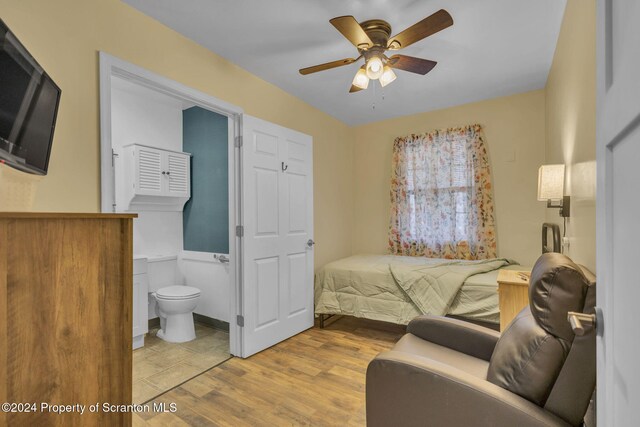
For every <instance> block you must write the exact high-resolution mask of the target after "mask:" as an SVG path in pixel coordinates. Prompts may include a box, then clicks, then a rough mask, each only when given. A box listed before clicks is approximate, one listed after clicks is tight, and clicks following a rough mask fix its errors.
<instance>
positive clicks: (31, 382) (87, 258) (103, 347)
mask: <svg viewBox="0 0 640 427" xmlns="http://www.w3.org/2000/svg"><path fill="white" fill-rule="evenodd" d="M135 216H136V215H120V214H113V215H111V214H65V213H2V212H0V403H4V402H14V403H21V404H23V403H35V404H36V408H35V411H32V412H31V413H17V412H8V413H7V412H4V411H3V412H0V425H37V426H97V425H112V426H128V425H131V414H130V413H127V412H125V413H105V412H104V411H103V410H102V408H101V409H100V410H99V411H96V412H90V410H89V405H95V404H96V403H98V404H100V405H102V404H103V403H110V404H124V405H126V404H130V403H131V363H132V362H131V357H132V352H131V339H132V336H131V328H132V325H131V316H132V307H131V296H132V277H133V276H132V260H133V256H132V225H133V218H134V217H135ZM42 404H51V405H54V404H64V405H74V404H80V405H86V408H85V412H84V414H83V415H80V414H79V413H78V412H71V413H65V414H56V413H53V412H49V411H48V410H47V408H44V410H43V407H42V406H41V405H42ZM75 409H76V411H77V410H78V407H76V408H75Z"/></svg>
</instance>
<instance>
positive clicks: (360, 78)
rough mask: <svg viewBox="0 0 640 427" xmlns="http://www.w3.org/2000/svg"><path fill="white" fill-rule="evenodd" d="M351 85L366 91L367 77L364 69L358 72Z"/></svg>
mask: <svg viewBox="0 0 640 427" xmlns="http://www.w3.org/2000/svg"><path fill="white" fill-rule="evenodd" d="M351 84H353V85H354V86H355V87H359V88H360V89H366V88H367V87H368V86H369V77H367V72H366V71H365V70H364V68H360V69H359V70H358V72H357V73H356V76H355V77H354V78H353V82H352V83H351Z"/></svg>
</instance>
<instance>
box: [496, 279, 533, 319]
mask: <svg viewBox="0 0 640 427" xmlns="http://www.w3.org/2000/svg"><path fill="white" fill-rule="evenodd" d="M521 274H526V275H527V276H529V274H530V272H529V271H516V270H500V271H499V272H498V299H499V301H500V331H504V330H505V329H506V327H507V325H509V323H510V322H511V321H512V320H513V318H514V317H516V315H517V314H518V313H520V310H522V309H523V308H524V307H525V306H526V305H527V304H529V281H528V280H524V279H523V278H522V277H520V275H521Z"/></svg>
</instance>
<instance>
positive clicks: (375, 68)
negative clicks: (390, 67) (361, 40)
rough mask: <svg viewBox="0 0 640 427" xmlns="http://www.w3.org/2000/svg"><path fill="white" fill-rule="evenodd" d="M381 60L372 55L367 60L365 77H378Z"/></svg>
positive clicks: (380, 69) (372, 78)
mask: <svg viewBox="0 0 640 427" xmlns="http://www.w3.org/2000/svg"><path fill="white" fill-rule="evenodd" d="M382 67H383V64H382V60H381V59H380V58H378V57H377V56H372V57H371V58H369V60H368V61H367V77H369V78H370V79H371V80H376V79H379V78H380V76H381V75H382Z"/></svg>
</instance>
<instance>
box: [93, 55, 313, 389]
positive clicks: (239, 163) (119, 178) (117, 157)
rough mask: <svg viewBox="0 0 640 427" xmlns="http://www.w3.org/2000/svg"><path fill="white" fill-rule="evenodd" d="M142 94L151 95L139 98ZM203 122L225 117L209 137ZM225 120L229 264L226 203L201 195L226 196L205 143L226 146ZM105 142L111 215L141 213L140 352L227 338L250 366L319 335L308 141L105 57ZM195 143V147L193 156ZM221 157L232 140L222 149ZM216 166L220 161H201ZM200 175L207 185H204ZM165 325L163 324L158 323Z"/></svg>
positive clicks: (136, 314)
mask: <svg viewBox="0 0 640 427" xmlns="http://www.w3.org/2000/svg"><path fill="white" fill-rule="evenodd" d="M118 90H120V92H121V93H120V94H117V93H116V92H117V91H118ZM142 92H143V93H145V94H146V95H145V96H142V97H140V96H137V97H136V96H133V97H132V95H135V94H138V95H139V94H140V93H142ZM146 96H148V99H146V98H145V97H146ZM119 99H124V100H125V101H124V102H120V101H119ZM141 99H146V101H144V102H140V100H141ZM118 105H120V107H118ZM129 109H133V110H135V111H129ZM212 113H215V114H212ZM216 114H217V115H219V116H220V117H218V116H216ZM187 116H189V117H187ZM192 116H193V117H192ZM206 117H217V122H216V121H215V120H214V122H216V123H217V124H216V123H213V122H208V124H206V125H205V126H204V127H205V128H206V129H203V128H202V125H201V124H198V123H200V121H199V120H200V119H203V118H205V119H206ZM191 119H194V120H195V123H196V124H194V125H193V126H192V125H190V124H189V123H188V122H189V120H191ZM225 121H226V125H227V133H226V139H227V141H226V153H227V157H228V159H227V165H228V169H227V172H226V178H227V180H228V189H227V197H228V202H227V210H228V211H227V215H226V218H227V221H228V222H227V224H226V226H227V229H226V231H227V233H228V254H225V253H222V252H224V248H225V245H224V242H222V240H221V239H220V236H221V235H222V234H224V222H225V219H224V215H223V214H224V210H225V208H224V207H222V204H223V201H222V200H221V199H216V201H213V202H209V203H206V202H204V199H203V198H201V197H200V196H198V194H199V192H198V185H200V184H202V185H200V187H199V188H200V189H201V190H203V191H204V194H207V195H209V196H211V194H212V191H213V190H214V189H218V190H219V192H223V191H224V182H223V180H222V178H223V177H224V176H225V173H224V172H220V171H218V172H220V173H218V174H216V170H215V169H216V166H215V164H218V166H220V167H221V166H222V164H223V163H224V162H223V160H222V156H223V154H221V153H217V154H215V153H211V152H209V149H210V148H211V147H210V146H208V145H207V144H206V143H205V144H204V145H202V144H201V143H200V145H198V143H197V140H198V138H200V136H202V135H205V136H206V135H209V134H215V135H218V136H220V135H224V132H223V130H224V129H223V127H224V126H223V125H224V123H225ZM118 123H120V125H118ZM181 126H182V128H181V132H179V131H176V129H180V127H181ZM123 129H124V130H123ZM189 129H191V131H190V130H189ZM100 132H101V138H100V139H101V201H102V211H103V212H118V211H126V212H136V213H138V218H137V219H136V220H135V221H134V253H136V254H137V256H138V258H139V259H136V260H134V268H133V270H134V271H133V273H134V274H133V303H134V304H133V305H134V306H135V307H139V309H138V310H136V309H134V310H133V344H134V348H138V347H141V348H145V347H146V346H147V345H148V344H151V342H150V341H149V340H150V339H153V337H154V335H153V334H151V335H149V334H148V332H149V329H150V330H151V332H152V333H153V331H154V330H156V329H157V330H158V333H156V335H155V338H160V339H163V340H164V341H165V342H170V343H172V344H178V345H181V346H183V347H184V346H185V345H186V344H184V342H190V341H191V340H193V339H197V338H198V336H197V331H198V330H203V331H205V332H206V329H202V328H207V327H213V328H214V329H217V330H218V331H220V330H222V332H223V333H224V332H225V329H226V328H227V327H228V337H229V341H228V353H229V354H230V355H233V356H239V357H249V356H251V355H252V354H254V353H257V352H259V351H261V350H263V349H265V348H267V347H270V346H272V345H275V344H277V343H278V342H280V341H283V340H285V339H287V338H289V337H291V336H293V335H295V334H297V333H299V332H302V331H304V330H305V329H308V328H311V327H312V326H313V272H314V264H313V259H314V255H313V254H314V236H313V140H312V137H311V136H309V135H306V134H303V133H300V132H298V131H295V130H293V129H288V128H285V127H282V126H279V125H276V124H274V123H270V122H268V121H265V120H261V119H258V118H256V117H251V116H248V115H244V114H243V113H242V110H241V109H240V108H238V107H235V106H233V105H230V104H227V103H225V102H224V101H220V100H218V99H216V98H213V97H211V96H209V95H207V94H205V93H203V92H200V91H198V90H195V89H192V88H189V87H187V86H185V85H183V84H181V83H178V82H176V81H174V80H171V79H167V78H165V77H162V76H160V75H157V74H155V73H153V72H150V71H148V70H145V69H143V68H141V67H138V66H136V65H133V64H130V63H128V62H126V61H123V60H120V59H118V58H115V57H113V56H110V55H108V54H105V53H103V52H100ZM188 134H190V135H192V136H194V139H195V140H196V142H195V143H194V145H193V146H190V145H189V143H188V142H187V139H188V138H187V136H188ZM222 139H224V138H222ZM206 140H207V139H206V138H205V141H206ZM243 140H244V142H243ZM185 145H187V148H185ZM223 146H224V141H223V142H222V143H221V145H220V146H218V148H219V149H220V150H222V149H223ZM187 149H188V150H190V151H193V153H189V152H188V151H187ZM207 153H209V154H207ZM192 154H193V155H192ZM207 155H212V156H214V157H213V159H216V160H211V158H210V159H209V160H202V159H205V157H206V156H207ZM216 156H217V157H216ZM198 164H204V165H205V167H204V169H202V168H201V167H199V166H198ZM198 170H199V171H200V172H202V171H203V170H204V173H205V174H206V178H207V179H209V181H207V180H206V179H202V180H201V178H198V177H197V176H198V173H199V172H198ZM195 180H197V182H195ZM205 182H208V183H205ZM203 183H204V184H203ZM192 184H193V185H192ZM205 198H206V197H205ZM190 203H191V204H190ZM198 212H200V213H201V215H199V214H198ZM203 212H204V213H203ZM202 213H203V214H202ZM216 227H217V231H215V230H214V229H216ZM205 231H206V233H205ZM216 239H217V240H216ZM180 245H182V246H180ZM221 247H222V248H221ZM176 248H181V249H180V250H179V251H178V253H175V252H176ZM203 248H205V249H204V250H203ZM227 261H228V262H227ZM176 265H177V266H176ZM158 271H165V273H158ZM225 280H226V281H225ZM221 283H225V285H222V286H220V284H221ZM147 300H148V301H149V305H147V304H144V303H143V302H144V301H147ZM145 308H146V310H147V311H146V312H144V309H145ZM205 308H206V309H207V310H208V311H207V310H205V311H204V312H203V311H202V310H204V309H205ZM156 314H157V315H158V321H156V323H153V319H152V322H151V323H149V317H153V316H154V315H156ZM194 318H195V322H194ZM177 325H180V326H177ZM198 325H200V326H198ZM160 332H161V333H160ZM209 335H212V334H209ZM213 335H215V334H213ZM145 337H146V341H145ZM169 337H172V338H170V339H169ZM185 337H186V339H185ZM210 339H211V338H209V340H210ZM161 344H162V343H161ZM208 348H209V349H210V348H211V346H209V347H208ZM147 350H151V346H150V345H149V347H148V348H147ZM190 350H191V351H193V348H191V349H190ZM138 353H143V352H138ZM150 354H151V353H150ZM152 355H153V354H152ZM136 359H138V357H137V356H136ZM180 363H183V361H181V362H180ZM154 369H155V368H153V369H151V370H154ZM173 370H175V369H169V368H167V369H165V371H168V372H172V371H173ZM134 377H135V378H138V379H140V378H139V377H138V376H136V375H134ZM141 379H146V377H142V378H141Z"/></svg>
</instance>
